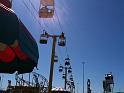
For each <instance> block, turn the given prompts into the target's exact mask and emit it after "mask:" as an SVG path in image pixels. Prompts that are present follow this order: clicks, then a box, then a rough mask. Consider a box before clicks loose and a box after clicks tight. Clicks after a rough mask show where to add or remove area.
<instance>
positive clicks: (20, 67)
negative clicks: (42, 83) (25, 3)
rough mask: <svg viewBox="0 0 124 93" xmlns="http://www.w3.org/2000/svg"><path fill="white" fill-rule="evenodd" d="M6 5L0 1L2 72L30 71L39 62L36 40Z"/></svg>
mask: <svg viewBox="0 0 124 93" xmlns="http://www.w3.org/2000/svg"><path fill="white" fill-rule="evenodd" d="M4 1H6V0H4ZM5 5H6V4H5ZM5 5H4V3H2V2H0V73H10V74H12V73H14V72H15V71H18V73H19V74H21V73H29V72H31V71H32V70H33V69H34V67H36V66H37V63H38V58H39V53H38V47H37V44H36V41H35V40H34V38H33V37H32V35H31V34H30V33H29V31H28V30H27V28H26V27H25V26H24V24H23V23H22V22H21V21H20V20H19V19H18V17H17V16H16V14H15V13H14V12H13V10H11V9H10V8H8V7H7V6H5Z"/></svg>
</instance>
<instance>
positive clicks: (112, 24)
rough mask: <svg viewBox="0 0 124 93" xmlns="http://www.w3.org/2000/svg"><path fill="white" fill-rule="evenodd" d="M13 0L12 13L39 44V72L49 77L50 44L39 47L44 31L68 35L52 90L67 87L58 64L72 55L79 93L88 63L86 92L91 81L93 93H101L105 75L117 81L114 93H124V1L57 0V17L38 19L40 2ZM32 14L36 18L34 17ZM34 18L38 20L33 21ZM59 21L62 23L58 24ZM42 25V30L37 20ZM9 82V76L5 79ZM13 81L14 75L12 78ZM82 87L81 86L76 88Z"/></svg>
mask: <svg viewBox="0 0 124 93" xmlns="http://www.w3.org/2000/svg"><path fill="white" fill-rule="evenodd" d="M24 1H25V3H26V4H27V5H28V7H29V10H30V11H29V10H28V9H27V8H26V7H25V5H24V3H23V0H14V2H13V9H14V10H15V12H16V14H17V15H18V17H19V18H20V19H21V20H22V21H23V23H24V24H25V25H26V27H27V28H28V29H29V31H30V32H31V34H32V35H33V36H34V38H35V39H36V41H37V43H38V47H39V52H40V58H39V64H38V68H39V71H37V72H39V73H40V74H42V75H44V76H45V77H46V78H48V77H49V67H50V56H51V43H52V39H49V41H48V44H47V45H40V44H39V38H40V34H41V32H42V29H43V27H45V29H46V30H47V32H49V33H51V34H60V33H61V32H62V31H63V32H65V34H66V38H67V52H66V48H62V47H59V46H56V53H57V55H58V57H59V62H58V63H55V68H54V79H53V86H61V87H63V86H64V81H63V80H61V76H62V74H61V73H59V72H58V66H59V64H63V63H64V58H66V57H67V54H69V56H70V59H71V64H72V68H73V75H74V80H75V85H76V87H77V85H78V90H76V92H77V91H78V93H82V82H83V80H82V64H81V62H83V61H85V62H86V63H85V90H86V81H87V79H88V78H90V79H91V89H92V91H93V93H101V92H102V91H103V89H102V80H103V79H104V75H105V74H106V73H109V72H112V73H113V75H114V80H115V88H114V90H115V91H119V90H121V91H124V83H123V81H124V79H123V77H124V73H123V68H124V26H123V24H124V6H123V4H124V1H123V0H61V1H57V0H55V9H56V15H55V17H54V20H53V19H44V21H43V19H39V18H38V14H37V12H38V8H39V0H37V1H36V0H30V1H31V2H32V3H33V5H34V6H35V8H36V10H37V12H36V11H35V10H34V9H33V8H32V6H31V4H30V3H29V0H24ZM32 13H33V14H34V15H33V16H32ZM34 16H35V17H34ZM57 16H58V17H59V21H60V24H61V26H60V25H59V22H58V20H57ZM36 19H37V20H39V22H41V24H42V27H41V26H40V25H39V24H38V22H37V20H36ZM5 76H6V78H7V75H5ZM10 76H11V77H12V78H13V77H14V75H10ZM77 83H79V84H77Z"/></svg>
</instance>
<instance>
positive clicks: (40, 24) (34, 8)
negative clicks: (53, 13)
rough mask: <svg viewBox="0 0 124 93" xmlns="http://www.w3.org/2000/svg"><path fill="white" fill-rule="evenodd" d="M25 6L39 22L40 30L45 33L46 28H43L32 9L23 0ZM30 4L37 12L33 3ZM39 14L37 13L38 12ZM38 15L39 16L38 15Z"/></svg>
mask: <svg viewBox="0 0 124 93" xmlns="http://www.w3.org/2000/svg"><path fill="white" fill-rule="evenodd" d="M22 2H23V4H24V6H25V7H26V8H27V9H28V11H29V12H30V13H31V15H32V16H33V17H34V19H35V20H36V21H37V22H38V24H39V26H40V29H41V30H42V31H43V30H44V28H45V27H43V26H42V24H41V23H40V21H39V20H38V19H37V17H36V16H35V13H33V12H32V11H31V10H30V8H29V7H28V6H27V5H26V3H25V2H24V0H22ZM30 4H31V6H32V7H33V9H34V10H35V11H36V9H35V7H34V5H33V4H32V3H31V1H30ZM36 12H37V11H36ZM37 15H38V14H37Z"/></svg>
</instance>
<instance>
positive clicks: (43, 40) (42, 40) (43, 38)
mask: <svg viewBox="0 0 124 93" xmlns="http://www.w3.org/2000/svg"><path fill="white" fill-rule="evenodd" d="M47 40H48V34H47V32H44V31H43V34H41V36H40V43H41V44H47Z"/></svg>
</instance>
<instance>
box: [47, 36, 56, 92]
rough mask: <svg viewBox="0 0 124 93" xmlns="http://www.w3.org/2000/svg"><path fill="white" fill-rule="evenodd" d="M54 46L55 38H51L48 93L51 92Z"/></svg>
mask: <svg viewBox="0 0 124 93" xmlns="http://www.w3.org/2000/svg"><path fill="white" fill-rule="evenodd" d="M55 46H56V36H53V45H52V54H51V65H50V76H49V85H48V93H51V90H52V81H53V69H54V56H55Z"/></svg>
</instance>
